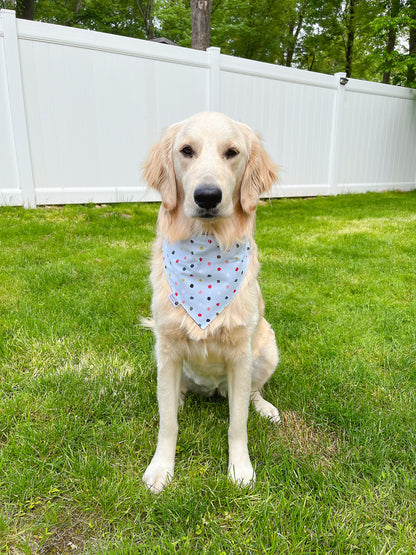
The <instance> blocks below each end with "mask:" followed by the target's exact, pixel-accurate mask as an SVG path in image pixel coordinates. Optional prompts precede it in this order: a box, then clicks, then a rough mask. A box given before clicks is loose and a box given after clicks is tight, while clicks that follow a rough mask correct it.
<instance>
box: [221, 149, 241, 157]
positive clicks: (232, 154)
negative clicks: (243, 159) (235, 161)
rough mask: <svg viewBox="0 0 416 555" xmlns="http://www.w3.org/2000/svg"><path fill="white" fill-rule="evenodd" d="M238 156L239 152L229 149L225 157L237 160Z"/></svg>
mask: <svg viewBox="0 0 416 555" xmlns="http://www.w3.org/2000/svg"><path fill="white" fill-rule="evenodd" d="M237 154H238V150H237V149H236V148H229V149H228V150H226V151H225V154H224V156H225V157H226V158H227V160H229V159H230V158H235V157H236V156H237Z"/></svg>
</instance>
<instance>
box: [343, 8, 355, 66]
mask: <svg viewBox="0 0 416 555" xmlns="http://www.w3.org/2000/svg"><path fill="white" fill-rule="evenodd" d="M356 2H357V0H349V5H348V18H347V46H346V49H345V73H346V74H347V77H351V74H352V59H353V48H354V39H355V5H356Z"/></svg>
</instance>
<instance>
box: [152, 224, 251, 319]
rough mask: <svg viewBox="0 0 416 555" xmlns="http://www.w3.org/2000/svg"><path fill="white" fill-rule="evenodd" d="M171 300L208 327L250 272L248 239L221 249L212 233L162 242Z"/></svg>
mask: <svg viewBox="0 0 416 555" xmlns="http://www.w3.org/2000/svg"><path fill="white" fill-rule="evenodd" d="M163 260H164V264H165V273H166V277H167V278H168V281H169V285H170V287H171V289H172V293H171V295H169V298H170V300H171V301H172V303H173V305H174V306H178V307H179V306H183V308H184V309H185V310H186V312H187V313H188V314H189V316H191V318H192V319H193V320H194V321H195V322H196V323H197V324H198V326H199V327H200V328H201V329H205V328H206V327H207V326H208V325H209V324H210V322H212V321H213V320H214V318H215V317H216V316H218V315H219V314H220V312H222V311H223V310H224V308H225V307H226V306H227V305H228V303H230V302H231V301H232V300H233V298H234V296H235V294H236V293H237V291H238V290H239V288H240V286H241V284H242V283H243V280H244V277H245V275H246V273H247V268H248V262H249V260H250V245H249V242H248V239H244V240H243V241H237V242H236V243H234V245H232V246H231V247H230V248H229V249H225V250H222V249H221V248H220V246H219V245H218V243H217V241H216V240H215V238H214V236H213V235H197V236H195V237H192V239H187V240H184V241H178V242H177V243H168V242H167V241H164V242H163Z"/></svg>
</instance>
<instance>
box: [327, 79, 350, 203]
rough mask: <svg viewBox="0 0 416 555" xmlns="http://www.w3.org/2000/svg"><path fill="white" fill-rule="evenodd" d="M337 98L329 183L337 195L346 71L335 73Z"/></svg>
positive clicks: (332, 132) (333, 123)
mask: <svg viewBox="0 0 416 555" xmlns="http://www.w3.org/2000/svg"><path fill="white" fill-rule="evenodd" d="M334 78H335V82H336V90H335V100H334V107H333V112H332V125H331V142H330V145H329V163H328V184H329V194H330V195H336V194H337V187H338V184H339V162H340V154H341V152H340V148H341V130H342V124H343V111H344V99H345V98H344V97H345V85H346V84H347V83H348V79H347V74H346V73H335V74H334Z"/></svg>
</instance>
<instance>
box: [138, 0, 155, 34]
mask: <svg viewBox="0 0 416 555" xmlns="http://www.w3.org/2000/svg"><path fill="white" fill-rule="evenodd" d="M135 1H136V5H137V7H138V9H139V12H140V15H141V16H142V18H143V22H144V28H145V31H146V38H147V39H149V40H151V39H153V38H154V37H155V33H154V29H153V0H147V1H143V0H135Z"/></svg>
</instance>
